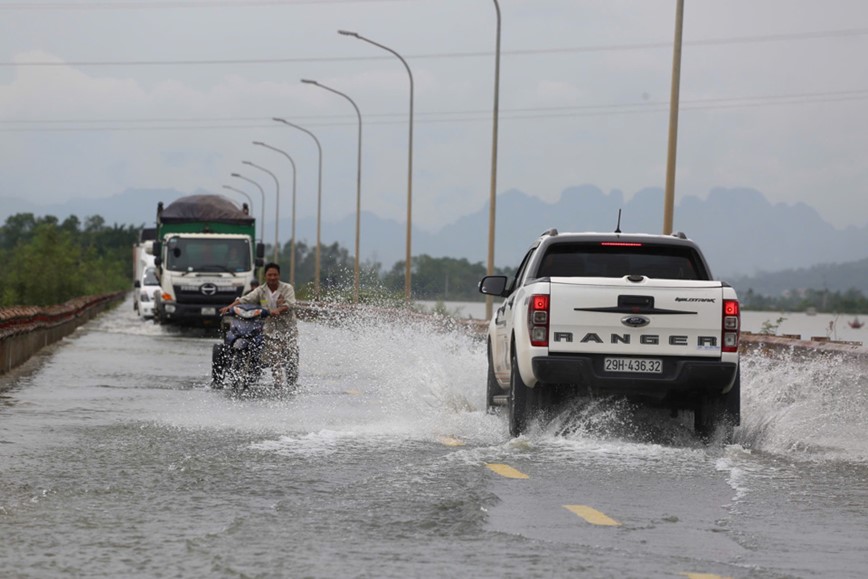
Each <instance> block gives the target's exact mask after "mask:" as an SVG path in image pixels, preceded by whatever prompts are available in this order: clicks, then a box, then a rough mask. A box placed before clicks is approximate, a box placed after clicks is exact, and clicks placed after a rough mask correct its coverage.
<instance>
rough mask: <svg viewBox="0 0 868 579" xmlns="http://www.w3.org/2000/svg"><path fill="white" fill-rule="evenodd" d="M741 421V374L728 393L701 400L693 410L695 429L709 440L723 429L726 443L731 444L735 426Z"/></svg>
mask: <svg viewBox="0 0 868 579" xmlns="http://www.w3.org/2000/svg"><path fill="white" fill-rule="evenodd" d="M740 423H741V375H740V372H738V371H737V372H736V375H735V383H734V384H733V385H732V388H730V390H729V392H727V393H726V394H721V395H718V396H709V397H708V398H705V399H703V400H701V401H700V402H699V403H698V404H697V406H696V409H695V410H694V411H693V430H694V431H695V432H696V434H697V436H699V437H700V438H702V439H703V440H705V441H708V440H709V439H710V438H711V436H712V435H713V434H714V432H715V430H722V440H723V443H724V444H731V443H732V439H733V434H734V431H735V427H736V426H737V425H739V424H740Z"/></svg>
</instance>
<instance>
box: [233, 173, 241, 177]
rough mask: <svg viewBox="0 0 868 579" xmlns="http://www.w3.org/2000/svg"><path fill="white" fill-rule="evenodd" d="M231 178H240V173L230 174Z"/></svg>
mask: <svg viewBox="0 0 868 579" xmlns="http://www.w3.org/2000/svg"><path fill="white" fill-rule="evenodd" d="M232 176H233V177H241V174H240V173H232Z"/></svg>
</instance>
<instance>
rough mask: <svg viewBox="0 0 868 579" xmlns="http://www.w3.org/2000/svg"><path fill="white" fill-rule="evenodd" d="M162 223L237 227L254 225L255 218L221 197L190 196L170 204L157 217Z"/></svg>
mask: <svg viewBox="0 0 868 579" xmlns="http://www.w3.org/2000/svg"><path fill="white" fill-rule="evenodd" d="M157 220H158V221H159V222H162V223H182V222H186V221H210V222H213V223H228V224H237V225H252V224H253V221H254V219H253V217H251V216H250V215H248V214H246V213H244V211H242V210H241V209H239V208H238V207H237V206H236V205H235V204H234V203H233V202H232V201H230V200H229V199H228V198H226V197H223V196H221V195H188V196H187V197H181V198H180V199H177V200H175V201H173V202H172V203H170V204H169V205H168V206H167V207H166V208H165V209H163V211H162V212H160V213H159V214H158V215H157Z"/></svg>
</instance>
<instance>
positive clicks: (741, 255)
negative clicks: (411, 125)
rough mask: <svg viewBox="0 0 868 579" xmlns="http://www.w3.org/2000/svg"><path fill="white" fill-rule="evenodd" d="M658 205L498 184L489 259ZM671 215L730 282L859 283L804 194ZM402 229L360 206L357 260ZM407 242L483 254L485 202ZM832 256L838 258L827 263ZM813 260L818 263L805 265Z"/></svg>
mask: <svg viewBox="0 0 868 579" xmlns="http://www.w3.org/2000/svg"><path fill="white" fill-rule="evenodd" d="M202 192H203V191H197V192H196V193H202ZM185 194H186V193H182V192H180V191H176V190H173V189H145V190H138V189H130V190H127V191H125V192H123V193H120V194H118V195H115V196H113V197H110V198H105V199H75V200H72V201H69V202H66V203H63V204H54V205H36V204H34V203H31V202H29V201H26V200H21V199H15V198H5V199H0V220H2V221H3V222H5V220H6V218H7V217H8V216H9V215H14V214H16V213H24V212H29V213H34V214H36V215H55V216H56V217H58V218H59V219H61V220H62V219H64V218H65V217H66V216H68V215H71V214H74V215H77V216H78V217H79V218H84V217H86V216H89V215H101V216H102V217H103V218H104V219H105V220H106V222H107V223H117V224H125V225H146V226H151V225H153V223H154V220H155V217H156V206H157V202H158V201H163V202H164V203H166V204H168V203H169V202H171V201H173V200H174V199H176V198H178V197H181V196H183V195H185ZM662 207H663V190H662V189H659V188H647V189H643V190H641V191H639V192H638V193H637V194H636V195H634V196H633V197H632V198H630V199H629V200H627V201H625V199H624V195H623V194H622V193H621V192H620V191H618V190H614V191H611V192H609V193H604V192H603V191H602V190H600V189H599V188H598V187H595V186H593V185H582V186H578V187H571V188H568V189H566V190H564V191H563V193H562V194H561V198H560V199H559V200H558V201H557V202H555V203H546V202H544V201H541V200H539V199H537V198H535V197H531V196H530V195H527V194H525V193H523V192H521V191H518V190H510V191H506V192H504V193H502V194H500V195H498V197H497V223H496V227H497V230H496V247H495V261H496V263H497V265H499V266H514V265H517V264H518V262H519V260H520V259H521V257H522V256H523V255H524V252H525V251H526V250H527V248H528V246H529V244H530V243H531V242H532V241H533V240H534V239H535V238H536V237H537V236H538V235H539V234H540V233H542V232H543V231H545V230H547V229H550V228H552V227H556V228H558V229H559V230H560V231H613V230H614V229H615V227H616V224H617V219H618V210H619V209H620V210H621V212H622V213H621V215H622V216H621V230H622V231H624V232H650V233H656V232H660V231H661V230H662V228H663V209H662ZM254 216H255V217H258V215H254ZM266 221H267V219H266ZM674 223H675V229H676V230H678V231H683V232H685V233H686V234H687V236H688V237H690V238H691V239H693V240H694V241H696V242H697V243H698V244H699V245H700V247H702V248H703V251H704V252H705V253H706V257H707V258H708V260H709V262H710V264H711V267H712V270H713V272H714V274H715V276H717V277H718V278H721V279H725V280H727V281H730V282H731V283H734V284H735V281H734V280H739V282H740V283H738V284H737V286H736V287H740V286H741V285H742V283H746V282H748V281H753V280H770V279H771V276H770V273H772V272H784V271H789V273H787V274H786V275H784V273H781V276H780V277H779V278H778V279H779V280H780V281H779V282H775V284H772V285H769V286H768V287H769V288H770V289H771V288H772V287H775V288H777V287H780V288H782V290H781V291H783V289H793V288H797V287H811V288H814V289H822V288H823V287H827V288H828V289H831V290H834V289H836V288H839V287H840V289H842V290H843V289H849V287H851V286H847V285H846V284H852V287H855V288H856V289H859V290H860V291H862V292H863V293H868V275H866V269H865V265H864V264H865V262H866V261H868V225H865V226H862V227H848V228H847V229H843V230H841V229H836V228H835V227H833V226H832V225H830V224H829V223H827V222H826V221H824V220H823V219H822V218H821V217H820V215H819V214H818V213H817V211H816V210H814V209H813V208H812V207H810V206H808V205H806V204H804V203H797V204H794V205H789V204H781V203H779V204H771V203H769V201H768V200H767V199H766V198H765V197H764V196H763V195H762V193H760V192H759V191H756V190H754V189H748V188H734V189H725V188H716V189H713V190H712V191H711V192H710V193H709V195H708V197H707V198H705V199H701V198H699V197H695V196H687V197H683V198H681V199H680V200H679V201H678V203H677V204H676V207H675V213H674ZM272 227H273V223H266V241H269V238H268V233H267V232H268V231H273V229H272ZM296 228H297V229H296V230H297V237H298V239H299V240H303V241H305V242H306V243H308V244H311V243H313V242H315V240H316V221H315V219H314V218H305V219H299V220H298V221H297V223H296ZM290 230H291V219H290V218H289V217H286V218H284V219H281V220H280V231H281V232H283V233H282V235H281V240H282V241H287V240H288V235H289V231H290ZM405 239H406V225H405V224H404V223H401V222H398V221H393V220H390V219H383V218H380V217H378V216H376V215H374V214H371V213H366V212H363V213H362V223H361V255H362V259H363V260H373V261H378V262H380V263H382V264H383V266H384V267H385V268H387V269H388V268H391V266H392V265H393V264H394V263H395V262H397V261H402V260H403V259H404V255H405V251H406V247H405ZM321 240H322V242H323V243H324V244H331V243H334V242H335V241H337V242H338V243H340V244H341V245H343V246H344V247H346V248H348V249H350V250H351V251H352V249H353V247H354V244H355V215H347V216H346V217H344V218H343V219H341V220H339V221H336V222H323V223H322V235H321ZM412 249H413V254H414V255H419V254H428V255H431V256H433V257H446V256H448V257H455V258H466V259H468V260H469V261H470V262H485V261H486V260H487V255H488V204H487V203H486V204H485V205H483V206H482V207H480V208H479V210H478V211H476V212H474V213H470V214H467V215H464V216H461V217H459V218H458V219H457V220H456V221H454V222H452V223H450V224H448V225H446V226H444V227H443V228H441V229H440V230H439V231H436V232H428V231H421V230H418V229H415V228H414V231H413V246H412ZM860 260H861V261H860ZM848 262H856V263H857V264H861V265H860V266H859V267H857V266H854V265H852V264H849V263H848ZM835 264H845V265H840V267H835ZM812 266H822V267H818V268H814V269H811V270H810V271H807V269H806V268H811V267H812ZM823 268H825V269H823ZM841 284H844V286H841ZM785 286H786V287H785ZM752 287H753V289H754V290H755V291H758V292H760V293H766V294H768V295H770V294H771V293H772V292H766V291H761V289H760V288H761V287H763V284H761V283H759V281H757V282H756V283H755V285H754V286H752Z"/></svg>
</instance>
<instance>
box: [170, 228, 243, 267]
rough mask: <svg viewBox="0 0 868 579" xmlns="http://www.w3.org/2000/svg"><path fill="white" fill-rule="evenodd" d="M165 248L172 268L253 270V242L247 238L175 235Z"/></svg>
mask: <svg viewBox="0 0 868 579" xmlns="http://www.w3.org/2000/svg"><path fill="white" fill-rule="evenodd" d="M166 250H167V251H166V268H167V269H169V270H171V271H213V272H219V271H226V272H230V273H239V272H249V271H250V270H251V267H250V259H251V257H250V242H249V241H248V240H246V239H219V238H215V239H206V238H197V237H191V238H186V237H172V238H170V239H169V241H168V242H167V244H166Z"/></svg>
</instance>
